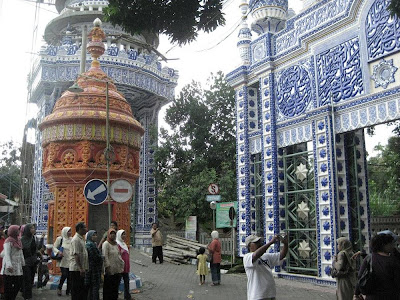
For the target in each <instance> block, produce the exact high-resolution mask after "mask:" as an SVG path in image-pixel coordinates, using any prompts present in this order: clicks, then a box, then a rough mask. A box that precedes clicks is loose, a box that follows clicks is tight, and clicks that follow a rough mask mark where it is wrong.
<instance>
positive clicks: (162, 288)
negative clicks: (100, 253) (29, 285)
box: [17, 249, 336, 300]
mask: <svg viewBox="0 0 400 300" xmlns="http://www.w3.org/2000/svg"><path fill="white" fill-rule="evenodd" d="M131 270H132V271H133V273H135V274H136V275H137V276H139V277H141V279H142V283H143V287H142V288H141V289H139V290H140V292H139V293H137V294H132V296H133V298H134V299H135V300H183V299H196V300H201V299H204V300H214V299H215V300H239V299H240V300H245V299H246V282H247V278H246V275H245V274H239V275H236V274H234V275H228V274H221V281H222V284H221V285H220V286H215V287H214V286H209V284H210V280H211V277H210V275H208V277H207V278H206V284H205V285H202V286H199V278H198V276H197V275H196V266H194V265H179V266H178V265H174V264H171V263H168V262H164V263H163V264H161V265H160V264H158V263H157V264H153V263H151V257H150V256H149V255H148V254H144V253H142V252H139V251H138V250H135V249H133V250H132V251H131ZM275 282H276V284H277V296H278V297H277V300H286V299H296V300H314V299H328V300H334V299H336V296H335V288H334V287H328V286H317V285H313V284H309V283H301V282H297V281H290V280H285V279H275ZM64 293H65V292H64V291H63V296H62V297H57V296H56V291H55V290H42V291H38V290H37V289H35V288H34V291H33V299H35V300H53V299H54V300H56V299H58V300H62V299H69V298H67V297H66V296H65V294H64ZM21 299H22V297H21V296H20V295H19V296H18V297H17V300H21ZM119 299H123V294H120V295H119Z"/></svg>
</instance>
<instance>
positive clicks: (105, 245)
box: [0, 221, 131, 300]
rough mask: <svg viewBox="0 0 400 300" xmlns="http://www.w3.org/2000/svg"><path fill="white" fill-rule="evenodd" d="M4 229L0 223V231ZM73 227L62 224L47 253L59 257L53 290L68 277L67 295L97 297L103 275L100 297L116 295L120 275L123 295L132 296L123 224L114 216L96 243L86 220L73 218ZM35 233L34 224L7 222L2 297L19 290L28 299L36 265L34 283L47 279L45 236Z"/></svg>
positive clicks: (94, 299)
mask: <svg viewBox="0 0 400 300" xmlns="http://www.w3.org/2000/svg"><path fill="white" fill-rule="evenodd" d="M3 229H4V228H1V227H0V233H1V232H2V230H3ZM21 231H22V232H23V234H22V235H21V234H20V232H21ZM75 232H76V233H75V235H74V236H73V237H71V236H72V232H71V228H70V227H64V228H63V229H62V230H61V235H60V236H59V237H57V238H56V241H55V243H54V245H53V248H52V254H51V257H52V258H53V259H55V260H56V261H57V266H58V267H60V270H61V278H60V282H59V285H58V288H57V295H58V296H61V295H62V287H63V285H64V282H65V280H66V281H67V289H66V295H69V294H71V299H73V300H82V299H85V300H86V299H90V300H98V299H99V291H100V285H101V282H102V281H103V299H105V300H117V299H118V289H119V284H120V281H121V278H123V281H124V299H128V300H130V299H131V295H130V291H129V271H130V264H129V247H128V246H127V244H126V243H125V239H126V233H125V230H118V225H117V222H115V221H113V222H112V223H111V225H110V229H109V230H108V231H107V232H106V233H105V235H104V237H103V239H102V240H101V241H100V243H99V244H97V232H96V231H95V230H89V231H87V228H86V225H85V223H83V222H79V223H77V224H76V226H75ZM35 233H36V228H35V226H34V225H33V224H28V225H25V226H24V227H23V228H22V226H19V225H11V226H10V227H9V228H8V232H7V235H8V237H7V239H4V238H3V239H4V242H3V243H2V241H1V238H2V237H1V236H0V251H2V254H1V257H2V268H1V275H2V276H1V277H0V293H2V292H3V294H2V295H3V297H4V299H15V298H16V296H17V294H18V292H19V291H20V290H22V296H23V298H24V299H32V287H33V283H34V276H35V273H36V270H38V271H39V273H38V287H41V286H45V285H46V283H47V280H48V268H47V264H48V263H50V262H51V261H50V259H49V255H47V252H46V251H45V249H46V248H45V246H44V245H43V239H41V240H39V242H38V241H37V240H36V238H35ZM2 247H3V250H2V249H1V248H2ZM38 249H40V250H39V251H38ZM43 266H46V267H43ZM43 269H47V276H45V279H44V281H42V279H43V274H45V275H46V272H45V270H43ZM103 276H104V277H103ZM2 279H3V280H2ZM3 282H4V284H3V286H2V283H3ZM3 287H4V289H3V290H2V288H3Z"/></svg>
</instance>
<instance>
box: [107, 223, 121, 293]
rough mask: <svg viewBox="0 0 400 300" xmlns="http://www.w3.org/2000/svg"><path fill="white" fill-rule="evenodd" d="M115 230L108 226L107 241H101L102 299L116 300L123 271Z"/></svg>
mask: <svg viewBox="0 0 400 300" xmlns="http://www.w3.org/2000/svg"><path fill="white" fill-rule="evenodd" d="M116 233H117V232H116V231H115V229H113V228H110V229H109V230H108V233H107V241H105V242H104V243H103V246H102V251H103V257H104V268H105V274H104V285H103V299H104V300H117V299H118V287H119V282H120V281H121V273H122V272H123V271H124V261H123V260H122V257H121V253H120V252H119V249H118V244H117V242H116Z"/></svg>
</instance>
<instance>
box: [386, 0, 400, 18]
mask: <svg viewBox="0 0 400 300" xmlns="http://www.w3.org/2000/svg"><path fill="white" fill-rule="evenodd" d="M388 10H389V11H390V14H391V15H392V16H395V15H396V16H398V17H400V0H391V1H390V4H389V6H388Z"/></svg>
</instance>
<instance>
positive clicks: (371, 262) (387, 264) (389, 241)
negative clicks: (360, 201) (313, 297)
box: [332, 230, 400, 300]
mask: <svg viewBox="0 0 400 300" xmlns="http://www.w3.org/2000/svg"><path fill="white" fill-rule="evenodd" d="M398 239H399V237H398V236H397V235H395V234H394V233H393V232H391V231H389V230H385V231H381V232H378V234H377V235H375V236H374V237H373V238H372V239H371V243H370V250H371V253H370V254H368V255H367V254H366V253H362V252H356V253H354V252H353V249H352V245H351V242H350V241H349V240H348V239H347V238H344V237H341V238H339V239H337V248H338V251H339V253H338V254H337V255H336V256H335V257H334V260H333V265H332V276H333V277H335V278H336V280H337V289H336V295H337V299H338V300H351V299H355V300H362V299H367V300H375V299H376V300H378V299H379V300H381V299H384V300H398V299H400V290H399V288H398V286H397V284H398V283H399V282H400V252H399V251H398V247H397V243H398ZM360 256H361V257H362V259H363V261H362V263H361V267H360V269H359V271H358V276H357V267H356V265H357V259H358V257H360ZM371 268H372V274H373V275H369V276H373V280H368V281H366V280H364V279H365V272H366V270H367V269H368V270H371Z"/></svg>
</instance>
